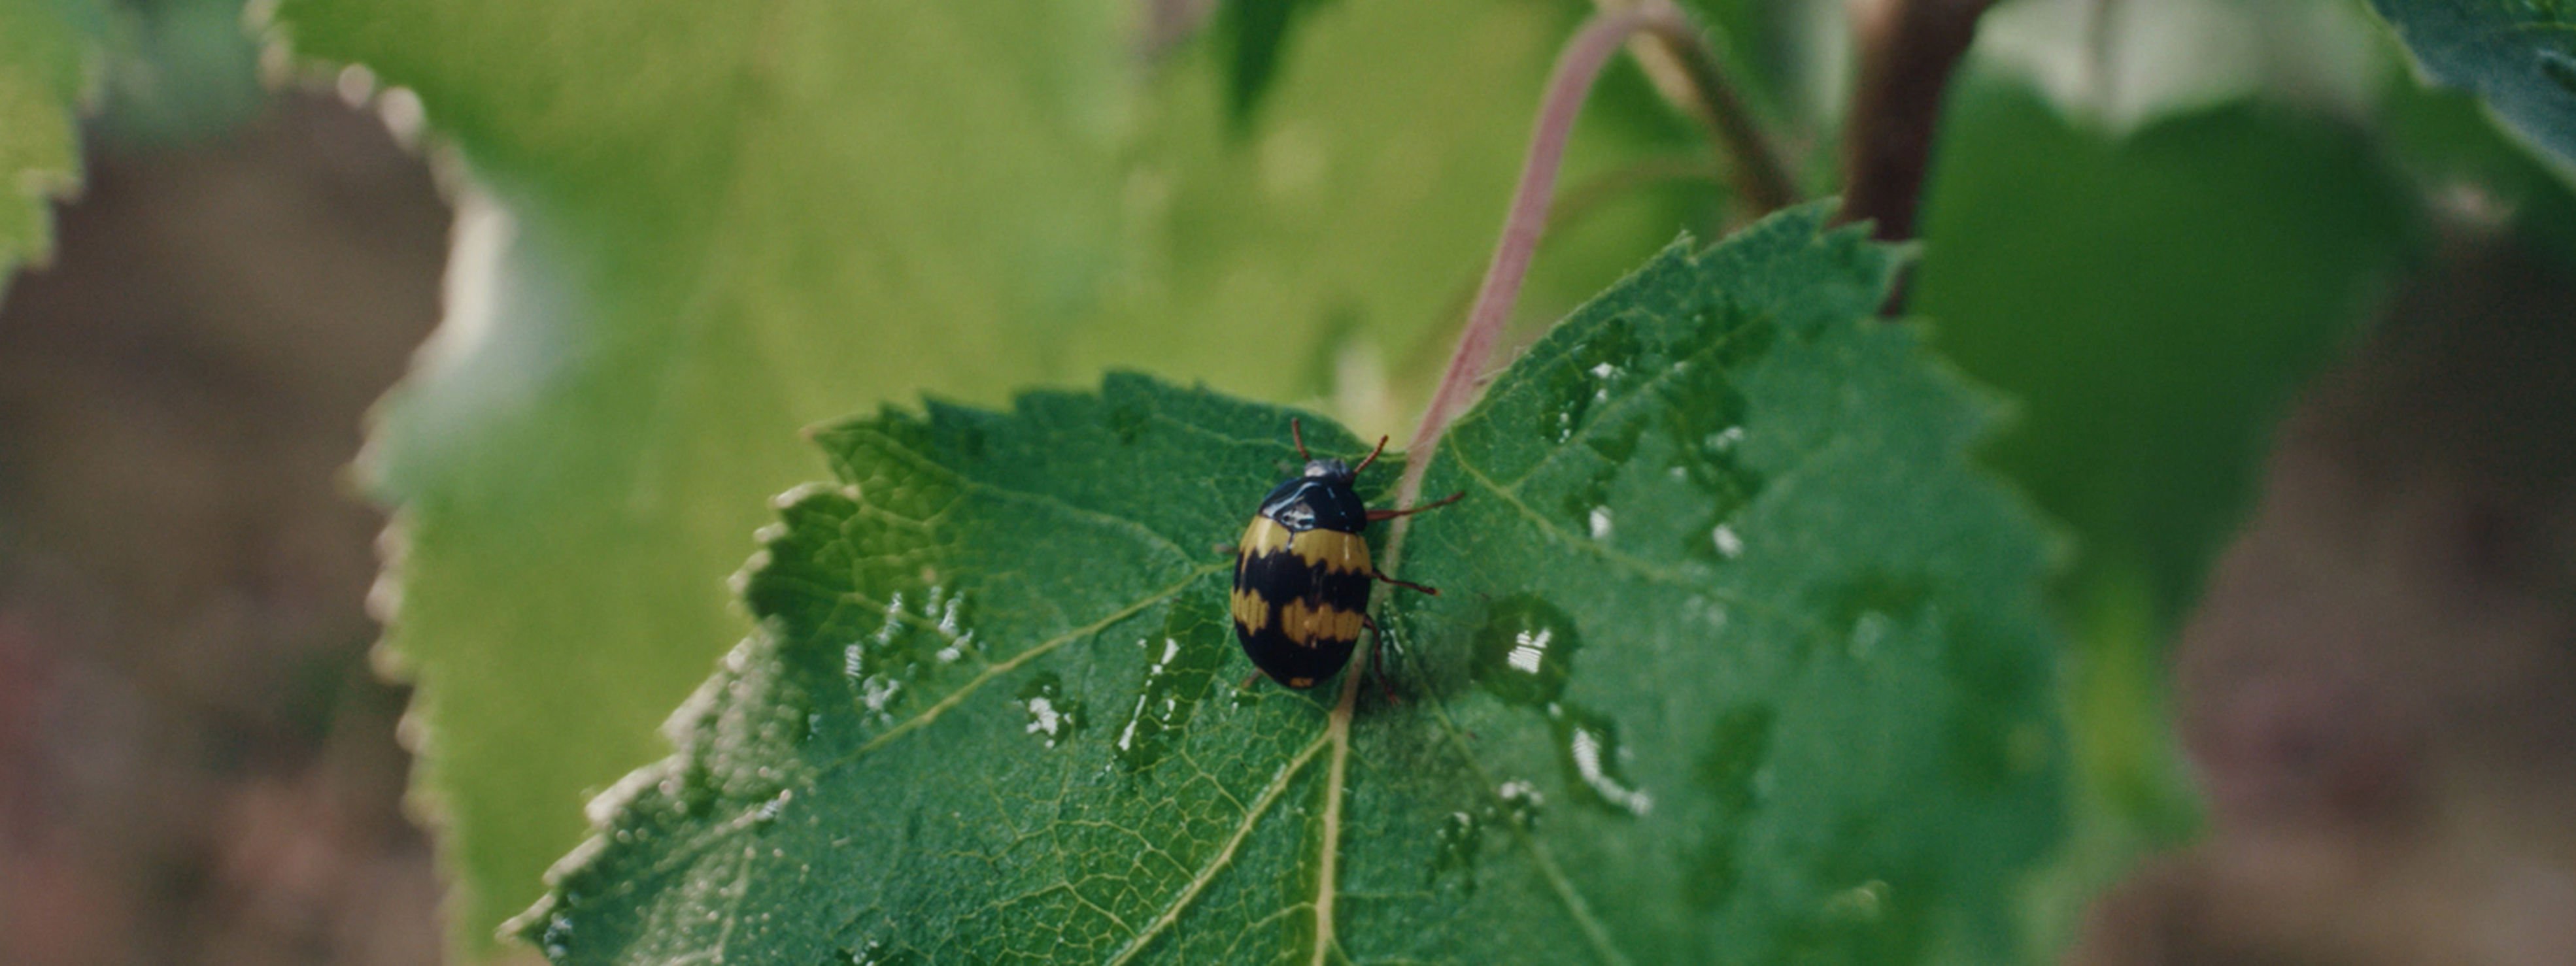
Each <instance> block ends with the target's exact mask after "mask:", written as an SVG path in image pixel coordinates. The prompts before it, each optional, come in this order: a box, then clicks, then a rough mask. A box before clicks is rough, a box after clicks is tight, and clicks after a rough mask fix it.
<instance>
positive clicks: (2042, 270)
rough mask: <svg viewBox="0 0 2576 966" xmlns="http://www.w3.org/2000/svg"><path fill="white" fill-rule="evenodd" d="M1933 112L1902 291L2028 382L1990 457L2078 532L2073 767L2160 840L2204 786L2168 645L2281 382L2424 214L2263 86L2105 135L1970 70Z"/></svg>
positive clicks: (2334, 133) (2249, 466)
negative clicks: (2194, 775) (1939, 136)
mask: <svg viewBox="0 0 2576 966" xmlns="http://www.w3.org/2000/svg"><path fill="white" fill-rule="evenodd" d="M1946 117H1947V130H1946V132H1945V134H1944V140H1943V142H1942V147H1941V153H1940V155H1939V156H1940V158H1941V162H1940V168H1939V170H1938V172H1936V174H1935V177H1934V180H1933V183H1932V185H1931V187H1930V189H1929V191H1928V192H1927V199H1928V200H1927V207H1928V213H1927V215H1926V221H1925V229H1924V239H1925V254H1924V258H1923V263H1922V265H1921V267H1920V269H1919V271H1918V272H1917V274H1916V279H1915V288H1914V293H1913V296H1912V298H1911V301H1910V302H1909V305H1910V306H1911V307H1912V308H1913V309H1914V310H1916V311H1919V312H1921V313H1922V314H1924V315H1925V316H1927V317H1929V318H1930V319H1931V320H1932V323H1933V326H1934V331H1935V332H1936V333H1937V334H1936V337H1935V338H1936V341H1937V343H1938V344H1939V345H1940V346H1941V348H1942V349H1943V350H1944V351H1945V352H1946V353H1947V354H1948V355H1949V356H1950V358H1952V359H1954V360H1956V361H1957V363H1958V364H1959V366H1960V367H1961V368H1963V369H1965V370H1966V371H1967V372H1968V373H1969V374H1970V375H1971V376H1973V377H1975V378H1976V379H1978V380H1980V381H1982V382H1985V383H1987V384H1989V385H1993V386H1996V387H1999V388H2000V389H2002V390H2003V391H2005V392H2006V393H2008V394H2010V395H2011V396H2013V397H2014V398H2015V399H2017V400H2018V401H2019V402H2020V407H2019V409H2018V411H2017V418H2016V419H2014V420H2012V421H2011V425H2010V427H2009V428H2008V429H2007V430H2006V431H2005V432H2004V433H2003V434H2001V435H2000V436H1999V437H1998V438H1997V439H1996V440H1995V441H1994V443H1993V445H1992V446H1991V447H1990V448H1989V450H1988V455H1989V456H1990V457H1991V460H1992V462H1993V464H1994V465H1995V466H1997V467H1999V468H2000V469H2002V470H2004V471H2005V472H2006V473H2007V474H2009V475H2010V476H2012V477H2013V478H2014V479H2016V480H2018V481H2019V482H2020V483H2021V484H2022V486H2023V487H2025V488H2026V489H2027V490H2028V491H2029V492H2030V493H2031V495H2032V497H2033V498H2034V499H2035V500H2037V501H2038V503H2039V504H2040V506H2041V507H2043V508H2044V509H2046V510H2047V511H2049V513H2050V514H2051V515H2052V516H2054V517H2056V518H2057V519H2059V520H2062V521H2064V522H2065V523H2066V525H2067V526H2068V527H2069V528H2071V529H2072V531H2073V534H2074V536H2075V537H2076V538H2077V539H2076V543H2075V549H2076V554H2075V556H2074V558H2073V559H2074V563H2073V566H2072V567H2070V568H2069V569H2068V571H2067V572H2066V574H2065V575H2064V579H2063V580H2062V582H2061V584H2060V587H2059V598H2060V602H2061V603H2062V604H2063V605H2064V606H2065V608H2066V612H2067V614H2068V619H2069V621H2070V623H2071V624H2072V625H2073V626H2074V627H2075V628H2076V629H2077V631H2078V637H2079V640H2080V643H2081V647H2082V648H2083V650H2082V652H2081V655H2080V658H2079V660H2078V662H2077V664H2076V674H2075V676H2074V678H2073V682H2072V684H2073V688H2074V691H2073V695H2072V700H2073V705H2074V715H2075V719H2074V721H2073V725H2074V727H2075V731H2076V734H2077V746H2078V754H2077V759H2078V761H2079V763H2080V765H2081V768H2082V771H2083V773H2084V775H2085V783H2086V788H2087V790H2088V792H2089V793H2090V795H2091V797H2092V800H2094V801H2096V802H2098V803H2099V804H2103V805H2107V806H2109V807H2110V808H2111V809H2112V813H2113V814H2114V815H2117V816H2124V819H2123V820H2124V821H2126V822H2130V823H2133V824H2132V825H2131V828H2130V831H2129V832H2126V833H2120V834H2124V835H2131V836H2141V837H2143V839H2165V840H2170V839H2171V838H2172V837H2174V836H2177V835H2179V834H2180V833H2182V832H2183V831H2185V830H2186V829H2188V827H2189V826H2190V824H2191V823H2192V821H2193V820H2194V817H2193V814H2192V813H2193V811H2194V808H2195V806H2194V805H2193V804H2192V796H2191V793H2190V792H2189V791H2188V790H2187V787H2186V786H2185V784H2184V781H2183V779H2182V777H2181V775H2180V772H2179V766H2178V764H2177V762H2178V759H2176V758H2175V757H2174V755H2173V752H2172V749H2171V747H2170V740H2171V739H2170V737H2169V735H2168V728H2167V724H2166V721H2167V719H2166V718H2165V716H2164V715H2163V708H2162V681H2163V677H2164V671H2163V666H2164V665H2163V654H2164V650H2163V649H2164V642H2165V641H2166V640H2167V639H2169V638H2170V636H2171V635H2172V634H2173V633H2174V632H2175V630H2176V629H2177V628H2178V627H2179V624H2180V621H2181V619H2182V616H2183V615H2184V613H2185V612H2186V609H2187V608H2188V607H2189V606H2190V604H2191V602H2192V600H2193V598H2194V597H2195V595H2197V593H2198V592H2199V588H2200V584H2201V581H2202V578H2203V574H2204V573H2205V571H2206V570H2207V568H2208V566H2209V564H2210V562H2211V560H2212V559H2213V558H2214V557H2215V556H2216V554H2217V552H2218V550H2219V549H2220V548H2221V547H2222V545H2223V544H2224V542H2225V541H2226V540H2227V539H2228V537H2229V535H2230V534H2231V533H2233V532H2234V530H2235V528H2236V526H2237V525H2238V523H2239V521H2240V519H2241V517H2242V514H2243V513H2244V512H2245V510H2246V507H2247V505H2248V501H2249V499H2250V498H2251V496H2252V494H2253V492H2254V485H2255V481H2256V480H2257V473H2258V472H2259V470H2260V468H2261V466H2262V460H2263V454H2264V452H2265V451H2266V449H2267V448H2268V446H2269V442H2270V437H2271V432H2272V427H2273V425H2274V423H2275V422H2276V421H2277V419H2278V418H2279V417H2280V416H2281V415H2282V414H2283V413H2284V412H2285V410H2286V407H2287V405H2288V402H2289V400H2290V398H2291V396H2292V394H2293V393H2295V392H2296V391H2297V389H2298V388H2299V386H2300V385H2301V384H2302V383H2303V382H2304V381H2305V380H2306V378H2307V377H2308V376H2309V375H2310V374H2311V373H2313V372H2315V371H2316V370H2317V369H2318V368H2319V367H2320V366H2322V365H2323V364H2324V363H2326V362H2327V361H2328V360H2330V359H2332V358H2333V357H2334V356H2335V354H2336V352H2337V351H2338V350H2339V349H2340V348H2341V347H2342V346H2344V345H2345V344H2346V343H2347V342H2348V341H2350V339H2351V338H2352V336H2353V334H2354V333H2355V331H2356V330H2357V329H2358V327H2359V323H2360V322H2361V321H2362V320H2363V319H2365V318H2366V317H2367V315H2368V313H2369V311H2370V310H2371V308H2372V306H2373V304H2374V296H2375V295H2376V294H2377V293H2378V292H2379V291H2380V290H2381V289H2382V287H2383V286H2385V285H2386V284H2388V282H2389V281H2390V278H2391V275H2390V273H2391V272H2392V271H2393V270H2394V269H2396V268H2397V267H2398V261H2399V259H2400V256H2401V255H2402V254H2403V253H2404V252H2405V251H2407V250H2408V248H2409V246H2410V245H2411V244H2412V240H2413V238H2414V232H2415V228H2414V225H2413V222H2412V218H2413V215H2412V210H2411V208H2410V207H2409V202H2408V200H2407V197H2406V194H2405V191H2404V189H2403V186H2402V185H2401V184H2400V183H2399V181H2398V180H2397V179H2396V178H2395V177H2393V175H2392V174H2391V173H2390V172H2389V171H2387V170H2386V169H2385V168H2384V167H2383V165H2382V164H2381V162H2380V160H2379V159H2378V158H2377V157H2376V156H2375V155H2374V153H2373V151H2372V149H2371V146H2370V144H2369V143H2368V141H2367V140H2366V139H2365V138H2364V137H2363V135H2361V134H2360V133H2359V132H2356V131H2353V130H2350V129H2347V128H2344V127H2341V126H2339V125H2337V124H2335V123H2333V122H2329V121H2325V120H2320V119H2317V118H2313V117H2307V116H2301V115H2297V114H2292V113H2289V112H2288V111H2286V110H2284V109H2279V108H2273V107H2267V106H2262V105H2259V104H2255V103H2238V104H2234V105H2229V106H2223V107H2219V108H2216V109H2211V110H2206V111H2202V112H2197V113H2192V114H2186V115H2178V116H2173V117H2169V118H2167V119H2165V120H2162V121H2159V122H2157V123H2154V124H2152V125H2149V126H2148V127H2146V128H2145V129H2142V130H2140V131H2138V132H2137V133H2135V134H2133V135H2130V136H2128V137H2126V138H2118V139H2114V138H2111V137H2107V136H2105V135H2103V134H2100V133H2098V132H2095V131H2092V130H2087V129H2084V128H2081V127H2078V126H2075V125H2073V124H2071V123H2069V122H2068V121H2067V120H2066V119H2065V118H2064V117H2062V116H2060V115H2059V114H2057V113H2056V112H2055V111H2053V110H2052V109H2050V108H2049V107H2048V106H2047V105H2046V104H2045V103H2043V102H2042V101H2041V100H2040V98H2039V97H2038V96H2037V95H2036V94H2035V93H2033V92H2031V91H2029V90H2028V89H2027V88H2023V87H2020V86H2017V85H2010V84H2002V83H1997V82H1995V81H1993V80H1992V79H1991V78H1977V79H1976V80H1975V81H1974V82H1973V83H1971V84H1969V85H1966V86H1965V87H1964V88H1963V89H1962V90H1961V91H1959V92H1957V94H1956V95H1955V96H1954V97H1953V98H1952V100H1951V109H1950V110H1949V111H1948V113H1947V115H1946ZM2143 839H2142V840H2143ZM2137 844H2138V842H2137V841H2132V842H2130V843H2128V844H2127V845H2125V846H2120V848H2134V847H2135V846H2136V845H2137ZM2123 854H2124V855H2125V854H2126V853H2123Z"/></svg>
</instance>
